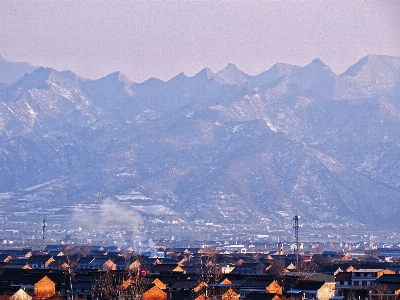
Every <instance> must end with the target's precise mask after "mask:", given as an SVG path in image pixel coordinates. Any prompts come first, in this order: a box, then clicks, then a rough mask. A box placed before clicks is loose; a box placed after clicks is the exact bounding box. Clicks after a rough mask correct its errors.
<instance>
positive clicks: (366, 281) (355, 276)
mask: <svg viewBox="0 0 400 300" xmlns="http://www.w3.org/2000/svg"><path fill="white" fill-rule="evenodd" d="M383 274H394V272H393V271H391V270H386V269H356V270H353V271H352V277H351V285H352V286H353V288H356V289H365V290H369V289H370V288H371V287H372V285H373V283H374V282H375V280H376V279H377V278H379V277H381V276H382V275H383Z"/></svg>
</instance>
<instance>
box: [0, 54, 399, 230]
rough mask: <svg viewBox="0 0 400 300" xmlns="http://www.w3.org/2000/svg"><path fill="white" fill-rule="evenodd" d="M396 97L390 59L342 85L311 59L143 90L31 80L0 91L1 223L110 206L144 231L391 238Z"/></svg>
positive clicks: (46, 76) (32, 76) (42, 71)
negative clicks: (286, 228)
mask: <svg viewBox="0 0 400 300" xmlns="http://www.w3.org/2000/svg"><path fill="white" fill-rule="evenodd" d="M399 96H400V58H397V57H386V56H373V55H370V56H367V57H364V58H363V59H361V60H360V61H359V62H358V63H356V64H355V65H353V66H351V67H350V68H349V69H348V70H347V71H346V72H344V73H343V74H341V75H337V74H335V73H333V72H332V71H331V70H330V68H329V67H328V66H326V65H325V64H324V63H323V62H322V61H321V60H319V59H315V60H314V61H312V62H311V63H310V64H309V65H307V66H305V67H299V66H293V65H287V64H281V63H279V64H276V65H274V66H273V67H272V68H271V69H269V70H267V71H265V72H263V73H261V74H259V75H257V76H249V75H247V74H245V73H243V72H242V71H240V70H239V69H238V68H237V67H236V66H235V65H232V64H230V65H228V66H227V67H226V68H225V69H223V70H221V71H219V72H217V73H213V72H212V71H211V70H209V69H204V70H202V71H200V72H199V73H198V74H196V75H195V76H193V77H187V76H186V75H184V74H179V75H177V76H176V77H174V78H172V79H171V80H169V81H168V82H164V81H161V80H158V79H154V78H153V79H149V80H147V81H145V82H143V83H140V84H139V83H134V82H131V81H130V80H129V79H128V78H127V77H126V76H124V75H123V74H121V73H113V74H110V75H108V76H106V77H104V78H101V79H98V80H87V79H84V78H80V77H79V76H77V75H76V74H74V73H72V72H70V71H66V72H58V71H56V70H53V69H46V68H38V69H36V70H34V71H33V72H32V73H29V74H26V75H24V76H23V77H22V78H20V79H19V80H18V81H16V82H14V83H11V84H2V85H0V178H1V181H0V192H1V194H0V201H3V202H4V203H3V204H5V203H6V202H7V203H8V204H9V205H7V209H5V210H4V211H3V214H14V215H18V214H16V212H19V213H23V211H24V209H23V208H21V203H22V202H21V201H25V202H26V201H29V202H31V203H35V206H36V207H43V209H44V210H45V207H47V206H48V205H49V203H51V204H52V205H53V206H54V207H57V208H59V209H60V207H61V208H62V207H69V206H71V205H75V204H77V203H79V204H80V205H83V207H86V208H84V209H83V211H85V209H87V210H88V214H87V216H89V210H90V209H89V208H90V207H92V208H93V207H95V208H93V209H94V210H96V205H100V204H101V203H104V201H111V203H115V205H116V206H117V205H123V206H124V207H125V208H126V210H127V211H132V212H135V214H136V215H140V217H141V218H142V219H143V222H150V223H154V222H159V223H168V224H170V223H176V224H190V223H193V222H213V223H215V224H225V225H229V224H236V225H237V224H246V226H251V224H253V225H260V224H262V226H269V227H270V228H280V227H281V226H283V225H282V224H287V223H290V221H288V220H290V219H291V218H292V216H293V215H295V214H296V213H297V214H298V215H300V216H302V218H304V222H307V224H314V225H315V226H316V224H324V223H326V224H328V223H329V224H336V225H343V224H350V223H351V224H364V225H365V226H367V227H368V228H380V227H383V228H385V229H387V230H389V231H390V230H392V229H393V228H399V226H400V224H399V222H397V221H396V219H395V217H396V216H398V214H399V213H400V200H399V199H400V172H399V170H400V98H399ZM10 199H11V200H13V201H10ZM25 202H23V203H25ZM107 203H109V202H107ZM24 205H25V204H24ZM24 205H22V206H23V207H24ZM60 211H61V212H62V211H63V210H62V209H61V210H60ZM64 212H65V213H71V214H73V213H74V211H73V210H70V211H67V210H65V211H64ZM58 213H60V212H58ZM87 218H89V217H87ZM314 225H310V226H314Z"/></svg>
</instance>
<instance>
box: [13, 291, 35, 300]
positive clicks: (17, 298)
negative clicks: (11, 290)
mask: <svg viewBox="0 0 400 300" xmlns="http://www.w3.org/2000/svg"><path fill="white" fill-rule="evenodd" d="M10 300H32V297H31V296H29V295H28V293H27V292H25V291H24V290H23V289H19V290H18V291H17V292H15V294H14V295H12V296H11V297H10Z"/></svg>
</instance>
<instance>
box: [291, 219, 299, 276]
mask: <svg viewBox="0 0 400 300" xmlns="http://www.w3.org/2000/svg"><path fill="white" fill-rule="evenodd" d="M299 219H300V217H299V216H297V215H296V216H294V218H293V220H294V225H293V228H294V243H295V250H294V254H295V255H296V269H297V273H300V269H299Z"/></svg>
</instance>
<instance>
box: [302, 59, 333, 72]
mask: <svg viewBox="0 0 400 300" xmlns="http://www.w3.org/2000/svg"><path fill="white" fill-rule="evenodd" d="M303 70H304V71H305V72H307V73H310V75H311V76H318V75H322V74H325V75H328V76H336V74H335V73H334V72H333V71H332V70H331V68H329V67H328V66H327V65H326V64H325V63H324V62H323V61H322V60H321V59H319V58H315V59H314V60H313V61H312V62H310V63H309V64H308V65H306V66H305V67H304V68H303Z"/></svg>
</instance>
